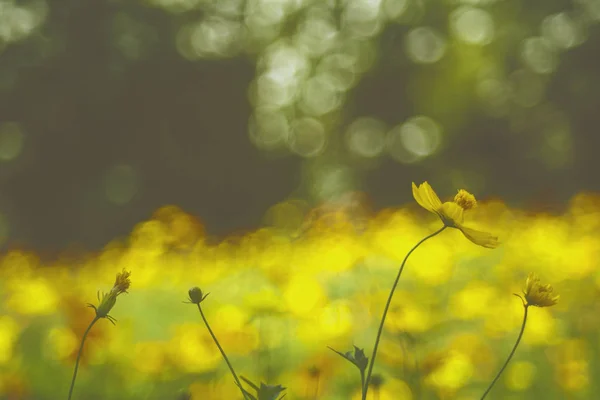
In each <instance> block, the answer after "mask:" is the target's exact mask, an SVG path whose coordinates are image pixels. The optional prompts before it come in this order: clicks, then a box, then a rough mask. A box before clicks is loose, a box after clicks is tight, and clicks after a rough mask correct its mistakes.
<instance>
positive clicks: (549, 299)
mask: <svg viewBox="0 0 600 400" xmlns="http://www.w3.org/2000/svg"><path fill="white" fill-rule="evenodd" d="M523 294H524V295H525V301H526V302H527V305H528V306H535V307H550V306H553V305H555V304H556V303H558V299H559V298H560V296H559V295H557V294H554V288H552V286H551V285H549V284H545V285H542V284H541V283H540V278H538V277H537V276H536V275H535V274H534V273H530V274H529V276H527V281H526V283H525V290H523Z"/></svg>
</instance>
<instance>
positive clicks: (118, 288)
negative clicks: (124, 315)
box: [68, 269, 131, 400]
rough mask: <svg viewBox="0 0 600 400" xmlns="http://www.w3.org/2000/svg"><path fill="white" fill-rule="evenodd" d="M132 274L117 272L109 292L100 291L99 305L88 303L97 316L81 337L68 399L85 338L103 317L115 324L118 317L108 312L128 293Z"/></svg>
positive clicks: (73, 384) (73, 385)
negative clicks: (120, 296) (119, 298)
mask: <svg viewBox="0 0 600 400" xmlns="http://www.w3.org/2000/svg"><path fill="white" fill-rule="evenodd" d="M130 276H131V272H129V271H125V269H123V271H122V272H120V273H118V274H117V277H116V278H115V283H114V285H113V287H112V289H111V290H110V291H109V292H108V293H102V296H100V292H98V301H99V304H98V307H96V306H95V305H93V304H88V307H91V308H93V309H94V311H95V312H96V316H95V317H94V319H93V320H92V322H91V323H90V324H89V325H88V327H87V329H86V330H85V332H84V333H83V336H82V338H81V345H80V346H79V351H78V352H77V359H76V360H75V369H74V370H73V379H71V386H70V387H69V397H68V400H71V398H72V396H73V389H74V388H75V380H76V379H77V371H79V361H80V360H81V354H82V353H83V346H84V344H85V339H86V338H87V336H88V334H89V333H90V331H91V330H92V327H93V326H94V325H95V324H96V322H98V320H100V319H101V318H106V319H107V320H109V321H110V322H111V323H112V324H113V325H114V324H115V321H116V319H114V318H113V317H111V316H110V315H109V314H108V313H109V312H110V311H111V310H112V308H113V307H114V306H115V304H116V303H117V297H119V295H121V294H123V293H127V289H129V286H131V280H130V279H129V277H130Z"/></svg>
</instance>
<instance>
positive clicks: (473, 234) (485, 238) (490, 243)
mask: <svg viewBox="0 0 600 400" xmlns="http://www.w3.org/2000/svg"><path fill="white" fill-rule="evenodd" d="M457 228H458V229H460V231H461V232H462V233H463V235H465V237H466V238H467V239H469V240H470V241H471V242H473V243H475V244H477V245H479V246H483V247H486V248H488V249H495V248H496V247H498V244H499V243H498V237H497V236H493V235H492V234H491V233H487V232H481V231H478V230H476V229H471V228H467V227H464V226H462V225H460V226H457Z"/></svg>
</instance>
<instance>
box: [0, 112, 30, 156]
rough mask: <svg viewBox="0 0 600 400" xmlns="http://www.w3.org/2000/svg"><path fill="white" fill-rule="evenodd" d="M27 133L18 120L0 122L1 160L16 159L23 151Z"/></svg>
mask: <svg viewBox="0 0 600 400" xmlns="http://www.w3.org/2000/svg"><path fill="white" fill-rule="evenodd" d="M24 144H25V134H24V133H23V129H22V128H21V125H19V124H18V123H16V122H5V123H2V124H0V162H2V161H3V162H9V161H13V160H15V159H16V158H17V157H19V155H20V154H21V152H22V151H23V146H24Z"/></svg>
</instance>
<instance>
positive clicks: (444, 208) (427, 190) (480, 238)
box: [412, 182, 498, 249]
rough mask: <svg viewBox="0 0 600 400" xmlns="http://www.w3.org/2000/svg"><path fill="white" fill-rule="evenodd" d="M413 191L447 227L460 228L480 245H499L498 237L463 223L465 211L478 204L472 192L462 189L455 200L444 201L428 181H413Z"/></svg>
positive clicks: (421, 202) (417, 199) (420, 203)
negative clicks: (418, 183) (417, 183)
mask: <svg viewBox="0 0 600 400" xmlns="http://www.w3.org/2000/svg"><path fill="white" fill-rule="evenodd" d="M412 191H413V197H414V198H415V200H416V201H417V203H419V205H420V206H421V207H423V208H424V209H426V210H427V211H429V212H431V213H434V214H436V215H437V216H438V217H440V219H441V220H442V222H443V223H444V225H446V226H447V227H450V228H456V229H458V230H460V231H461V232H462V233H463V235H465V237H466V238H467V239H469V240H470V241H471V242H473V243H475V244H477V245H479V246H483V247H486V248H488V249H493V248H496V247H498V237H496V236H493V235H492V234H490V233H487V232H481V231H478V230H476V229H471V228H467V227H466V226H464V225H463V221H464V216H463V212H464V211H466V210H470V209H472V208H474V207H475V206H477V200H475V196H473V195H472V194H471V193H469V192H467V191H466V190H462V189H461V190H459V191H458V193H457V194H456V196H455V197H454V201H447V202H445V203H442V202H441V200H440V198H439V197H438V195H437V194H436V193H435V192H434V191H433V189H432V188H431V186H430V185H429V183H427V182H423V183H422V184H421V185H419V186H418V187H417V185H415V183H414V182H413V184H412Z"/></svg>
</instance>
